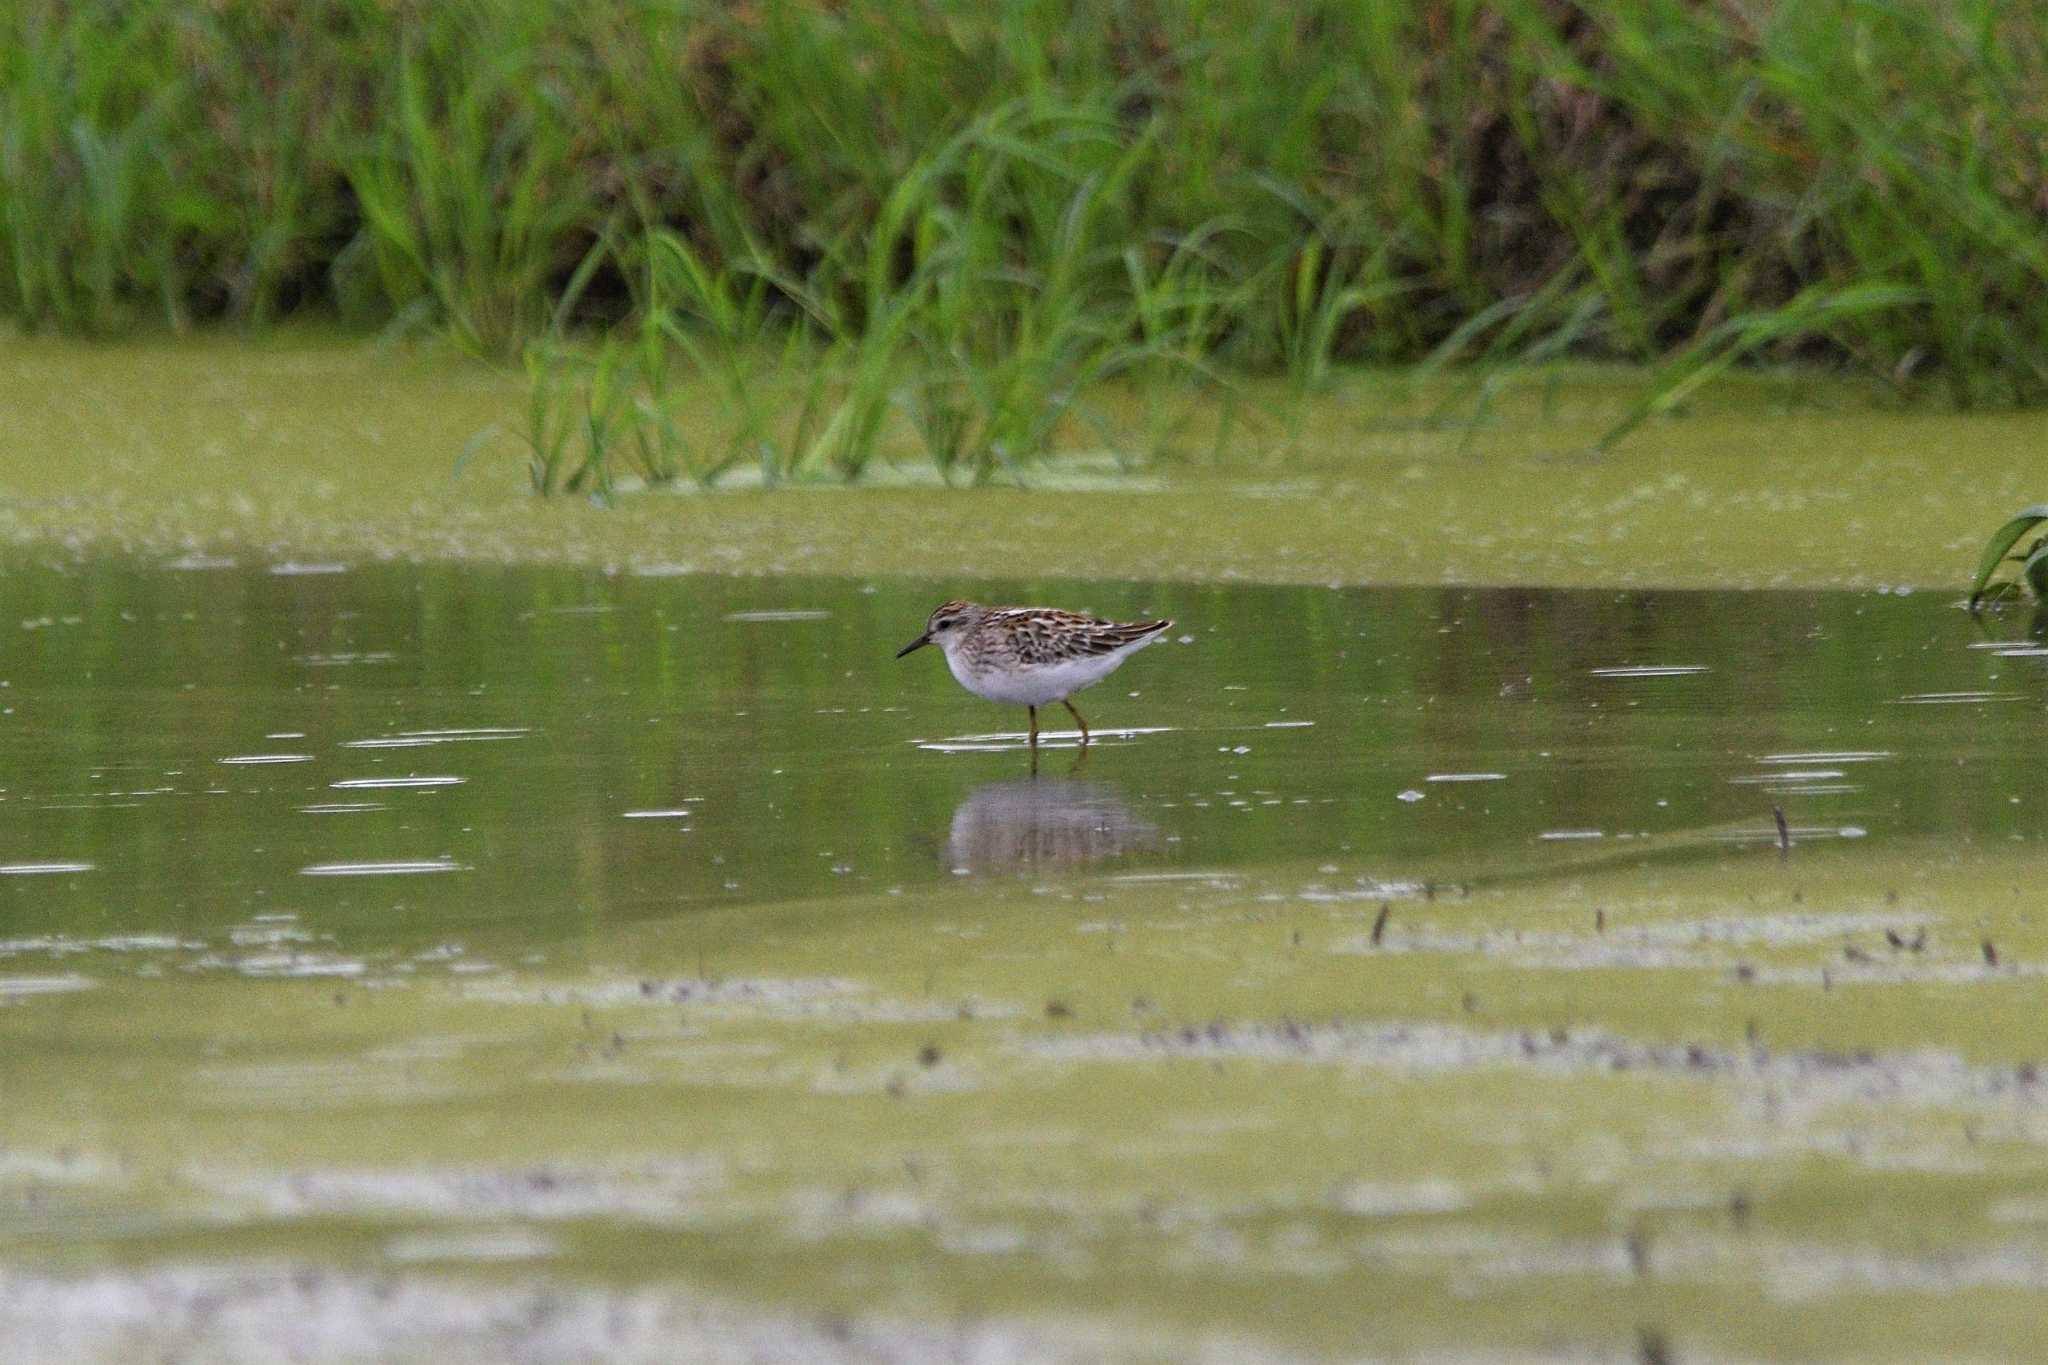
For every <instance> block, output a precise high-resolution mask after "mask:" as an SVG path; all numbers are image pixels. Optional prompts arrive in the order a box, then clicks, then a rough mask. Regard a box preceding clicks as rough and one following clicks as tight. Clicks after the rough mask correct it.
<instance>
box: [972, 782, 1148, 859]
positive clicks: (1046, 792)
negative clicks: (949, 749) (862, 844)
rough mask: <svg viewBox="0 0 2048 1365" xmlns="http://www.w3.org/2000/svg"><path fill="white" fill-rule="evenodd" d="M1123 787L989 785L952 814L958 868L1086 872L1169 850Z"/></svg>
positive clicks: (1016, 783) (1097, 783)
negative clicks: (1096, 865) (1120, 793)
mask: <svg viewBox="0 0 2048 1365" xmlns="http://www.w3.org/2000/svg"><path fill="white" fill-rule="evenodd" d="M1164 842H1165V841H1164V839H1163V838H1162V837H1161V835H1160V832H1159V827H1158V826H1157V825H1153V824H1150V823H1148V822H1147V821H1145V820H1141V819H1139V818H1138V816H1137V815H1136V814H1134V813H1133V812H1132V810H1131V808H1130V807H1129V806H1127V805H1125V804H1124V802H1123V800H1122V798H1121V797H1119V796H1118V795H1117V793H1116V789H1115V788H1113V787H1110V786H1108V785H1106V784H1104V783H1101V782H1084V781H1080V780H1078V779H1075V778H1056V777H1054V778H1044V777H1036V778H1013V779H1009V780H1007V781H1002V782H987V783H983V784H982V785H981V786H979V787H976V788H975V789H974V790H973V791H971V792H969V793H967V796H966V797H965V799H963V800H962V801H961V802H960V804H959V805H957V806H955V807H954V808H953V827H952V828H951V829H950V830H949V831H948V832H947V835H946V848H945V855H946V858H947V859H948V860H949V861H950V863H951V865H952V866H954V867H957V868H966V869H967V870H968V871H970V872H1031V871H1052V870H1055V869H1059V868H1075V867H1087V866H1089V865H1091V864H1094V863H1100V862H1106V861H1108V860H1110V859H1112V858H1121V857H1124V856H1126V855H1128V854H1132V853H1143V852H1150V851H1155V850H1157V849H1159V848H1160V847H1161V846H1162V845H1163V844H1164Z"/></svg>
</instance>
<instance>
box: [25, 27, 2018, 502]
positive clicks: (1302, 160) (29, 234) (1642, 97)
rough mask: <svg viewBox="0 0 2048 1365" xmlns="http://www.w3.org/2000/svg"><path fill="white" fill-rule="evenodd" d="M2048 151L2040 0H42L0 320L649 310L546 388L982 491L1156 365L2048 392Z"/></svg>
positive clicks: (694, 472)
mask: <svg viewBox="0 0 2048 1365" xmlns="http://www.w3.org/2000/svg"><path fill="white" fill-rule="evenodd" d="M877 92H881V93H880V95H879V96H878V93H877ZM2043 145H2048V20H2044V19H2043V18H2042V17H2041V16H2040V14H2039V13H2038V12H2037V11H2036V10H2035V9H2034V8H2032V7H2027V6H2012V5H2006V4H2002V3H1999V0H1950V2H1949V3H1945V4H1941V5H1928V4H1924V3H1917V2H1914V0H1816V2H1815V3H1797V4H1795V3H1791V0H1778V2H1777V3H1770V2H1769V0H1766V3H1763V4H1759V5H1749V6H1729V5H1721V4H1714V3H1706V0H1643V3H1639V4H1630V5H1619V4H1616V5H1595V6H1583V7H1582V6H1565V5H1560V4H1556V3H1552V0H1411V2H1410V3H1405V4H1391V5H1389V4H1381V3H1377V2H1376V0H1305V2H1304V3H1302V4H1298V5H1290V6H1274V5H1269V4H1264V3H1259V2H1258V0H1194V3H1189V4H1183V5H1166V6H1144V5H1131V4H1129V3H1125V2H1124V0H1070V3H1067V4H1061V5H1011V6H987V5H981V4H974V3H969V2H968V0H880V2H879V3H875V4H870V5H860V6H827V5H819V4H816V3H811V2H810V0H763V3H761V4H759V5H752V6H730V5H725V4H715V3H712V0H588V2H587V3H571V2H570V0H499V2H498V3H484V0H451V3H448V4H439V5H430V6H408V5H398V6H393V5H389V4H385V3H382V0H315V2H314V3H311V4H304V5H282V4H279V3H277V0H224V3H221V4H218V5H209V6H203V7H202V6H190V5H185V4H180V3H176V0H126V2H125V3H124V2H122V0H25V3H23V4H20V5H16V6H13V7H11V8H10V9H9V11H8V14H7V16H6V17H5V18H4V19H0V315H4V316H5V317H7V318H10V319H13V320H14V321H15V322H16V323H18V324H20V325H23V326H27V327H55V328H64V329H69V330H77V331H89V332H96V333H103V334H114V333H120V332H122V331H124V330H128V329H132V328H134V327H137V326H145V325H152V324H154V323H160V322H168V323H170V324H172V325H175V326H185V325H189V324H192V323H197V322H213V321H225V322H234V323H248V324H262V323H266V322H269V321H271V320H273V319H276V318H278V317H282V316H288V315H293V314H301V313H309V312H310V313H327V314H337V315H339V316H341V317H343V318H346V319H350V320H353V321H356V322H358V323H361V324H366V325H372V326H380V327H389V326H393V325H406V324H410V323H414V322H419V323H424V324H428V325H431V326H434V327H436V328H438V329H440V330H441V331H443V332H444V333H445V334H447V335H449V336H451V337H454V338H456V339H457V340H458V341H460V342H461V343H462V344H464V345H466V346H469V347H471V348H473V349H475V350H477V351H479V352H481V353H485V354H495V355H508V356H517V355H520V354H522V353H524V350H525V348H527V347H528V346H530V345H532V344H535V343H539V344H541V345H543V346H544V347H546V348H548V349H549V350H550V351H551V352H553V353H557V354H558V355H559V353H561V351H562V345H563V342H564V339H565V338H567V337H569V336H571V335H590V334H606V333H610V334H612V341H613V343H614V344H615V345H617V346H619V347H623V348H624V350H625V351H628V352H630V353H631V359H630V361H628V360H626V359H621V358H619V357H617V356H614V357H612V359H611V360H610V361H609V362H608V363H603V364H601V363H600V362H602V361H603V360H604V352H603V343H593V344H594V345H596V346H597V347H598V351H599V354H597V355H596V356H595V358H591V359H586V360H585V361H583V362H579V363H578V364H577V365H576V366H568V362H567V361H565V360H564V361H560V362H559V363H552V362H551V363H550V364H547V365H542V366H541V367H540V371H541V372H542V373H544V374H548V375H553V376H555V378H554V379H552V380H550V382H551V383H567V384H569V386H570V387H571V388H572V389H576V390H577V391H578V392H583V391H584V390H586V389H587V388H588V386H590V385H592V384H594V383H596V381H597V379H598V377H599V375H600V373H602V374H603V375H604V376H605V378H606V382H607V383H608V384H614V383H615V381H623V380H625V379H630V380H631V382H630V383H627V384H626V385H625V389H624V390H623V391H627V392H631V393H632V394H633V395H635V396H634V397H633V398H631V399H630V400H629V401H626V402H625V405H624V407H623V408H622V409H621V414H622V415H621V416H620V419H619V420H620V424H621V426H620V430H621V431H623V432H625V433H626V434H627V449H630V450H634V451H641V453H640V454H637V455H635V456H634V457H633V458H634V460H635V461H637V462H638V463H640V464H644V465H645V466H646V467H647V469H648V470H650V471H655V472H659V471H664V470H666V471H669V474H668V475H667V476H668V477H697V478H715V477H717V476H718V474H719V473H720V472H721V471H724V470H727V469H730V468H732V467H734V466H735V465H737V464H739V463H752V462H755V461H758V462H760V464H761V466H762V468H763V469H764V471H767V472H768V473H769V474H770V475H771V476H773V477H800V476H808V475H811V474H817V473H825V474H831V475H836V476H841V477H850V476H855V475H858V474H859V473H860V472H861V471H862V470H863V469H864V468H866V467H867V465H868V462H869V461H870V460H871V459H872V458H874V453H875V450H876V449H877V447H878V445H892V443H894V442H896V441H898V440H901V441H904V442H907V443H908V444H909V446H911V447H913V448H915V449H916V450H918V451H920V452H921V457H922V458H925V459H929V460H930V461H932V462H933V463H934V464H935V465H937V466H938V467H939V468H940V469H941V470H942V471H944V472H945V473H946V475H947V476H948V477H949V478H957V479H960V480H963V481H969V482H972V481H976V480H982V479H986V478H989V477H993V476H994V475H995V474H996V473H998V472H1000V471H1002V470H1003V469H1005V468H1006V467H1010V466H1020V465H1022V464H1025V463H1028V462H1029V461H1030V460H1031V459H1032V458H1033V457H1034V455H1035V454H1036V453H1038V452H1040V451H1042V450H1044V449H1045V448H1046V446H1047V444H1048V442H1049V441H1051V440H1054V439H1055V437H1054V433H1056V432H1058V431H1061V430H1071V429H1075V428H1077V427H1078V428H1083V429H1085V428H1086V427H1088V426H1089V425H1090V424H1092V423H1094V422H1095V421H1096V414H1094V413H1093V412H1092V411H1091V410H1090V403H1089V394H1090V391H1091V388H1092V387H1094V386H1099V385H1100V384H1101V383H1102V382H1103V381H1104V380H1106V379H1108V378H1111V377H1114V376H1131V377H1133V378H1136V377H1139V376H1144V377H1145V378H1146V380H1147V382H1148V383H1152V384H1155V385H1158V386H1159V389H1158V391H1159V392H1161V393H1164V394H1166V395H1168V398H1167V399H1165V400H1162V402H1163V404H1164V406H1163V407H1162V408H1161V410H1160V411H1158V412H1156V413H1154V414H1153V415H1152V416H1151V417H1150V418H1148V420H1147V423H1146V425H1147V428H1148V432H1149V433H1150V434H1149V435H1148V436H1146V437H1145V438H1144V439H1145V440H1146V441H1147V442H1148V443H1154V442H1156V443H1157V444H1158V445H1159V446H1160V447H1162V448H1164V447H1165V446H1169V445H1171V444H1173V441H1172V438H1171V435H1170V433H1171V432H1172V431H1173V430H1174V421H1175V419H1174V415H1173V411H1172V403H1171V399H1170V396H1171V395H1172V394H1173V393H1174V392H1175V391H1176V390H1177V389H1178V388H1179V387H1181V386H1185V385H1188V384H1200V385H1213V384H1219V383H1220V384H1229V383H1231V382H1233V378H1234V377H1235V376H1238V375H1245V374H1259V373H1273V372H1278V373H1282V374H1284V375H1285V376H1286V377H1287V379H1288V384H1289V388H1290V390H1291V391H1292V392H1294V393H1295V394H1296V395H1301V394H1306V393H1309V392H1312V391H1314V390H1315V389H1317V388H1319V387H1321V386H1323V385H1325V384H1326V383H1327V382H1328V381H1329V379H1330V377H1331V375H1332V374H1333V373H1334V371H1335V369H1336V368H1337V367H1340V366H1345V365H1353V364H1374V365H1387V364H1423V365H1426V366H1429V367H1431V368H1452V369H1456V370H1457V371H1459V372H1460V373H1463V374H1466V375H1467V376H1468V377H1469V387H1468V389H1467V390H1466V399H1467V400H1468V401H1467V403H1466V406H1464V407H1463V408H1461V409H1460V412H1461V414H1462V416H1461V417H1458V418H1455V419H1454V418H1453V417H1452V416H1451V415H1449V414H1447V415H1446V420H1469V419H1470V418H1471V417H1472V415H1473V414H1474V413H1479V412H1483V410H1484V407H1485V405H1486V403H1487V402H1488V401H1490V395H1491V394H1492V393H1493V392H1495V391H1497V389H1498V387H1499V386H1500V385H1501V384H1502V383H1506V382H1513V381H1512V379H1511V378H1510V377H1511V376H1513V375H1516V374H1518V373H1525V372H1527V371H1528V370H1530V369H1531V368H1532V367H1540V366H1542V365H1544V364H1546V363H1548V362H1549V361H1550V360H1553V359H1556V358H1559V357H1563V356H1572V357H1592V358H1604V359H1616V360H1623V361H1631V362H1636V363H1641V364H1645V365H1648V366H1650V367H1652V371H1651V379H1650V380H1649V387H1648V390H1647V392H1646V397H1645V401H1644V404H1643V406H1642V409H1641V411H1640V412H1639V413H1638V414H1637V419H1636V420H1638V421H1640V420H1649V419H1651V418H1654V417H1656V416H1658V415H1659V414H1662V413H1668V412H1671V411H1673V410H1675V409H1676V407H1677V404H1678V402H1679V401H1680V400H1681V399H1682V398H1683V396H1684V395H1685V394H1686V393H1688V392H1690V391H1691V390H1692V389H1693V388H1696V387H1697V385H1698V384H1699V383H1703V382H1706V381H1707V380H1708V379H1710V378H1711V377H1712V376H1713V375H1714V374H1717V373H1719V372H1722V371H1723V370H1725V369H1726V368H1727V367H1728V366H1730V365H1737V364H1749V363H1771V362H1778V361H1785V360H1798V361H1804V362H1814V361H1818V362H1821V363H1824V364H1829V365H1834V366H1837V367H1842V368H1848V369H1854V370H1860V371H1863V372H1867V373H1871V374H1875V375H1879V376H1882V377H1883V378H1884V379H1885V381H1886V382H1887V383H1888V384H1890V385H1892V386H1894V387H1895V388H1896V389H1897V390H1898V391H1900V392H1901V393H1902V394H1906V395H1917V394H1919V393H1922V392H1929V393H1933V394H1935V395H1938V396H1939V397H1941V398H1943V399H1945V400H1946V401H1949V402H1952V403H1955V404H1979V403H1992V402H1996V403H2009V402H2021V403H2032V402H2038V401H2040V400H2041V399H2042V398H2043V397H2044V396H2048V231H2044V229H2043V224H2042V219H2041V214H2040V204H2041V203H2042V202H2043V199H2044V196H2048V178H2044V171H2043V164H2042V160H2041V156H2040V148H2041V147H2042V146H2043ZM601 241H602V242H605V243H607V246H606V248H605V249H604V250H603V251H601V252H599V254H598V257H597V260H598V264H597V265H596V267H595V268H594V269H591V270H589V271H584V270H583V264H584V263H585V262H586V261H589V260H590V259H591V253H592V251H593V249H594V248H595V247H596V245H597V244H598V243H600V242H601ZM579 275H580V276H581V278H580V279H579V278H578V277H579ZM572 286H573V287H572ZM657 293H659V294H660V297H659V298H658V299H657V298H655V295H656V294H657ZM614 329H616V330H615V331H614ZM664 349H665V350H667V351H669V352H672V354H671V355H668V356H665V357H661V358H657V354H656V353H657V351H658V350H664ZM778 357H781V358H783V359H794V358H798V357H801V358H803V359H804V360H806V361H808V362H812V363H813V365H814V368H813V369H812V370H811V371H809V372H807V373H805V374H804V375H803V376H802V377H801V379H800V381H799V382H797V383H795V384H794V385H789V384H783V385H780V386H768V388H764V386H763V384H762V379H763V373H764V370H767V369H769V368H771V367H775V366H777V365H778V364H779V363H780V361H779V360H778ZM770 388H772V390H773V393H774V399H775V403H776V405H777V406H776V408H775V409H774V410H773V411H771V410H770V409H769V407H768V406H767V403H768V398H767V397H766V396H765V395H766V393H767V392H768V389H770ZM678 395H685V396H689V397H691V398H692V401H694V400H695V398H696V397H697V396H715V398H716V402H717V404H718V406H719V407H720V410H721V411H723V412H725V413H726V414H727V417H728V419H729V420H728V421H727V426H728V427H729V428H730V432H731V435H730V439H729V440H726V439H724V438H721V443H719V444H718V446H717V448H716V449H706V450H693V451H687V452H686V451H684V450H682V449H681V447H680V446H679V445H677V444H676V440H677V439H679V438H671V437H670V436H667V435H663V434H662V433H663V432H665V431H667V430H668V424H666V423H665V421H664V420H663V419H662V418H661V417H660V416H659V414H662V413H671V412H672V411H673V408H674V404H675V403H676V402H677V401H680V400H679V399H678ZM585 396H586V397H588V396H589V395H588V394H587V393H586V394H585ZM578 401H579V402H580V401H582V400H581V399H579V400H578ZM593 423H597V425H592V424H593ZM650 424H651V425H650ZM584 428H585V434H586V435H587V436H589V435H595V436H597V437H598V438H599V439H603V433H604V431H605V430H606V429H605V428H604V427H603V424H602V423H601V422H599V421H598V418H597V416H596V412H595V409H592V410H591V411H590V412H589V413H586V415H585V418H584ZM1621 434H1625V433H1617V438H1618V437H1619V436H1620V435H1621ZM643 436H644V437H645V438H646V439H647V440H648V441H649V442H650V444H649V445H647V446H646V447H645V448H644V450H643V449H642V447H641V446H640V445H639V444H638V442H639V441H640V440H641V439H642V437H643ZM550 439H552V438H550ZM572 444H574V442H573V441H572ZM607 448H608V449H610V450H613V451H614V453H616V451H617V447H615V446H609V445H608V446H607ZM892 448H893V447H892ZM622 458H623V457H622Z"/></svg>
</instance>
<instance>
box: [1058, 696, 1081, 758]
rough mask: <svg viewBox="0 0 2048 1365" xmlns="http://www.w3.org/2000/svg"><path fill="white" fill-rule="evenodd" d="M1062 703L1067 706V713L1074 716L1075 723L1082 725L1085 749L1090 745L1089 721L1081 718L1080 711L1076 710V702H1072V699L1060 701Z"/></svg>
mask: <svg viewBox="0 0 2048 1365" xmlns="http://www.w3.org/2000/svg"><path fill="white" fill-rule="evenodd" d="M1060 705H1061V706H1064V707H1066V708H1067V714H1068V715H1070V716H1072V717H1073V718H1074V724H1076V725H1078V726H1080V727H1081V747H1082V748H1084V749H1085V748H1087V747H1088V722H1087V721H1085V720H1082V719H1081V713H1080V712H1079V711H1076V710H1075V709H1074V703H1072V702H1070V701H1062V702H1061V703H1060Z"/></svg>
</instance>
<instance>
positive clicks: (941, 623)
mask: <svg viewBox="0 0 2048 1365" xmlns="http://www.w3.org/2000/svg"><path fill="white" fill-rule="evenodd" d="M952 624H953V618H952V617H950V616H942V617H940V618H939V619H938V620H936V621H934V622H932V629H933V630H944V629H945V628H946V627H947V626H950V625H952Z"/></svg>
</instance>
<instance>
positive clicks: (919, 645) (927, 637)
mask: <svg viewBox="0 0 2048 1365" xmlns="http://www.w3.org/2000/svg"><path fill="white" fill-rule="evenodd" d="M931 642H932V637H931V634H930V633H929V632H927V633H925V634H923V635H920V636H918V637H917V638H916V639H915V640H912V641H911V642H910V643H909V644H907V645H905V646H903V648H901V649H899V650H897V651H896V657H897V658H899V659H900V658H902V657H903V656H904V655H906V654H908V653H910V652H911V651H912V650H916V649H923V648H924V647H925V646H926V645H928V644H930V643H931Z"/></svg>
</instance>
